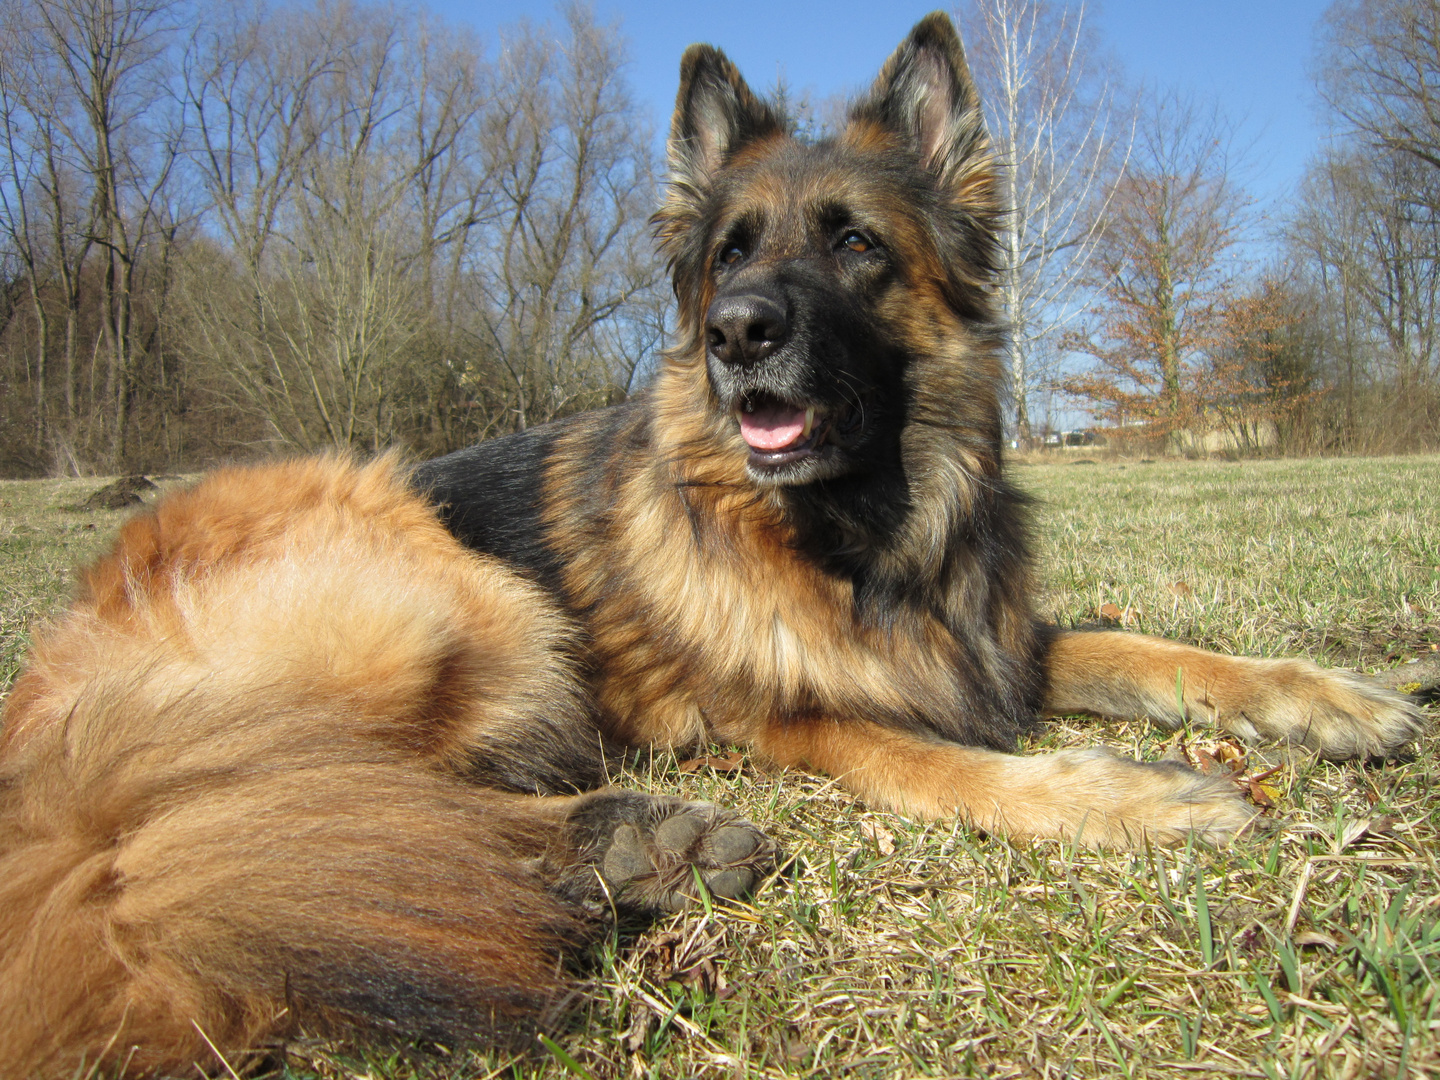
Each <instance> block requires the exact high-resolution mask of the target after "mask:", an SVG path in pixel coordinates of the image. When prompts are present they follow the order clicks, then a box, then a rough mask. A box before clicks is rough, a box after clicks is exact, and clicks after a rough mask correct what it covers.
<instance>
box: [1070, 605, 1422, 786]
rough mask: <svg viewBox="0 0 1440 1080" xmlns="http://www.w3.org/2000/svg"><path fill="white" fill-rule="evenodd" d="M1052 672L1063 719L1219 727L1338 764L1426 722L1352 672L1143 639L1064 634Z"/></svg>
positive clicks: (1373, 751)
mask: <svg viewBox="0 0 1440 1080" xmlns="http://www.w3.org/2000/svg"><path fill="white" fill-rule="evenodd" d="M1049 673H1050V681H1049V685H1048V687H1047V690H1046V695H1045V708H1046V710H1047V711H1049V712H1051V713H1054V714H1056V715H1063V714H1067V713H1093V714H1095V715H1099V716H1147V717H1149V718H1150V719H1152V720H1154V721H1155V722H1156V723H1158V724H1161V725H1163V726H1164V727H1170V728H1175V727H1179V726H1180V725H1181V724H1182V723H1185V722H1186V721H1189V722H1191V723H1202V724H1211V725H1213V726H1216V727H1219V728H1221V729H1222V730H1225V731H1229V732H1233V733H1234V734H1236V735H1239V736H1240V737H1241V738H1244V739H1265V740H1269V741H1271V742H1285V743H1292V744H1294V745H1297V746H1303V747H1305V748H1306V749H1309V750H1313V751H1315V752H1316V753H1317V754H1319V755H1320V756H1321V757H1325V758H1332V759H1335V760H1346V759H1349V758H1367V757H1374V756H1377V755H1383V754H1386V753H1388V752H1390V751H1391V750H1393V749H1394V748H1395V747H1396V746H1397V745H1401V744H1403V743H1404V742H1405V741H1406V740H1408V739H1409V738H1410V736H1411V735H1412V734H1413V732H1414V730H1415V724H1416V718H1415V714H1414V711H1413V709H1411V708H1408V707H1407V703H1406V702H1405V700H1404V699H1403V698H1400V697H1397V696H1396V695H1395V694H1393V693H1390V692H1389V691H1387V690H1384V689H1382V688H1381V687H1379V686H1377V685H1376V684H1375V683H1373V682H1371V681H1370V680H1369V679H1366V678H1364V677H1363V676H1358V675H1354V674H1352V673H1350V672H1348V671H1334V670H1325V669H1323V668H1319V667H1316V666H1315V665H1314V664H1312V663H1310V662H1309V661H1308V660H1294V659H1287V660H1256V659H1252V658H1249V657H1243V656H1221V655H1219V654H1217V653H1212V652H1206V651H1205V650H1204V649H1196V648H1193V647H1191V646H1189V645H1180V644H1178V643H1176V642H1173V641H1164V640H1162V639H1160V638H1153V637H1146V636H1144V635H1141V634H1126V633H1120V632H1118V631H1097V632H1087V633H1068V634H1061V635H1059V636H1058V637H1057V638H1056V639H1055V641H1054V643H1053V644H1052V645H1051V647H1050V652H1049ZM1182 701H1183V706H1182ZM1182 708H1183V711H1182Z"/></svg>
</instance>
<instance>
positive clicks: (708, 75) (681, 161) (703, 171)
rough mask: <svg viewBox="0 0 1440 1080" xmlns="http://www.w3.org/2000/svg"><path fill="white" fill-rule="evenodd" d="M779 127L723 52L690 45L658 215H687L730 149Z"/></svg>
mask: <svg viewBox="0 0 1440 1080" xmlns="http://www.w3.org/2000/svg"><path fill="white" fill-rule="evenodd" d="M783 132H784V126H783V125H782V124H781V122H780V120H779V118H778V117H776V115H775V113H774V110H772V109H771V108H770V106H769V105H767V104H765V102H763V101H761V100H760V98H758V97H756V96H755V94H754V93H753V92H752V91H751V89H750V87H748V86H747V85H745V80H744V79H743V78H741V77H740V72H739V71H738V70H736V68H735V65H734V64H732V63H731V62H730V60H729V58H728V57H726V55H725V54H724V53H722V52H721V51H720V50H719V49H717V48H715V47H714V46H711V45H691V46H690V48H688V49H686V50H685V55H684V57H683V58H681V60H680V92H679V93H678V94H677V95H676V96H675V117H674V119H673V120H671V122H670V142H669V144H668V153H669V159H670V175H669V184H670V188H669V191H668V192H667V195H666V199H665V206H664V208H663V209H662V210H661V212H660V217H661V218H662V220H663V221H664V222H678V221H679V220H681V219H686V220H688V219H691V218H692V216H693V215H695V214H697V213H698V212H699V209H700V204H701V203H702V202H703V201H704V199H705V196H706V195H707V194H708V193H709V191H710V185H711V183H712V182H713V180H714V178H715V174H716V173H717V172H719V170H720V168H721V166H723V165H724V164H725V162H726V161H727V160H729V158H730V157H731V155H733V154H734V153H735V152H736V151H737V150H739V149H740V148H741V147H743V146H746V145H748V144H749V143H752V142H754V141H756V140H758V139H764V138H769V137H773V136H776V135H780V134H783ZM663 231H664V230H663V226H662V233H663Z"/></svg>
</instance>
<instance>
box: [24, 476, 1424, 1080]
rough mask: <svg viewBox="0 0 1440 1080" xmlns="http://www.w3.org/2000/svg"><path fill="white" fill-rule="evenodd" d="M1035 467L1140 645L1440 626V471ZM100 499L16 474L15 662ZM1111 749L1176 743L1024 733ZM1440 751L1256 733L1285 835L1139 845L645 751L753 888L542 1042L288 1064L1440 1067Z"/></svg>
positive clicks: (920, 1071)
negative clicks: (911, 810) (938, 810)
mask: <svg viewBox="0 0 1440 1080" xmlns="http://www.w3.org/2000/svg"><path fill="white" fill-rule="evenodd" d="M1017 472H1018V477H1019V480H1020V481H1021V483H1022V484H1023V485H1024V486H1025V487H1026V488H1027V489H1029V490H1030V491H1032V492H1034V493H1035V494H1036V495H1037V496H1039V497H1040V498H1041V499H1042V500H1043V506H1042V509H1041V511H1040V517H1039V519H1038V520H1039V522H1040V525H1041V535H1042V540H1043V542H1042V560H1043V575H1044V581H1045V584H1046V587H1047V593H1046V597H1045V608H1046V609H1047V610H1048V611H1049V612H1050V613H1051V614H1052V615H1053V616H1054V617H1055V618H1057V619H1058V620H1060V621H1062V622H1065V623H1073V622H1082V621H1087V620H1090V619H1093V618H1094V617H1095V616H1096V613H1097V610H1098V609H1099V607H1100V606H1101V605H1104V604H1113V605H1114V606H1115V609H1117V610H1118V612H1119V615H1120V618H1121V620H1122V621H1126V622H1128V623H1131V624H1133V625H1135V626H1137V627H1138V628H1139V629H1143V630H1146V631H1149V632H1152V633H1160V634H1166V635H1170V636H1174V637H1177V638H1180V639H1183V640H1187V641H1192V642H1196V643H1199V644H1203V645H1207V646H1210V647H1213V648H1218V649H1222V650H1227V651H1243V652H1248V653H1253V654H1260V655H1273V654H1279V653H1299V654H1305V655H1310V656H1313V657H1315V658H1317V659H1319V660H1320V661H1321V662H1323V663H1345V664H1350V665H1360V666H1363V667H1367V668H1370V669H1376V668H1379V667H1385V666H1391V665H1393V664H1394V663H1395V662H1398V661H1400V660H1403V659H1407V658H1409V657H1411V656H1414V655H1417V654H1420V653H1422V652H1427V651H1429V650H1430V649H1431V648H1432V646H1434V645H1435V644H1436V643H1437V642H1440V499H1437V497H1436V495H1435V492H1437V491H1440V458H1434V457H1425V458H1397V459H1384V460H1354V461H1333V460H1328V461H1279V462H1251V463H1241V464H1221V463H1215V464H1210V463H1160V464H1140V463H1138V462H1128V463H1127V462H1105V463H1100V464H1093V465H1073V464H1066V465H1043V466H1035V467H1026V468H1021V469H1019V470H1017ZM95 485H96V482H95V481H88V482H80V483H79V486H77V485H76V484H74V483H71V484H70V485H69V486H66V485H58V484H55V483H53V482H44V483H40V482H37V483H29V484H5V485H0V500H3V502H0V513H3V515H4V524H3V526H0V551H3V552H4V555H5V558H4V563H3V571H0V589H3V590H4V591H3V595H0V665H5V664H12V663H13V660H12V658H13V656H14V655H15V650H16V649H17V648H18V644H19V642H21V640H22V639H23V634H21V633H20V631H19V629H18V628H19V626H20V625H21V624H22V623H23V622H24V621H25V620H27V619H29V618H30V617H32V616H33V615H34V614H35V613H37V612H39V611H42V610H45V609H46V608H48V607H50V606H51V605H53V604H54V603H55V602H56V599H57V598H58V597H59V596H60V594H61V593H62V592H63V576H62V573H61V568H62V567H64V566H65V565H67V564H68V563H70V562H73V561H74V560H75V559H77V558H81V557H84V556H86V555H88V554H89V553H90V552H92V551H93V550H94V548H95V547H96V545H97V544H98V542H99V538H100V536H101V535H102V534H103V533H104V532H106V531H107V530H108V529H109V528H110V527H111V526H112V525H113V522H114V520H115V519H116V518H118V517H119V516H120V515H75V514H66V513H64V512H61V511H55V510H50V509H46V508H47V507H50V506H53V505H54V504H56V503H57V502H60V501H77V500H78V497H79V496H78V494H75V492H77V491H83V490H88V488H90V487H93V486H95ZM89 524H94V525H95V526H96V528H94V529H88V528H87V527H86V526H87V525H89ZM1182 582H1183V583H1184V586H1183V587H1180V586H1179V584H1178V583H1182ZM12 671H13V667H0V678H5V679H8V677H9V676H10V675H11V673H12ZM1188 738H1189V739H1190V740H1191V742H1192V744H1193V743H1197V742H1198V743H1200V744H1204V743H1206V742H1207V741H1208V736H1207V735H1206V734H1205V733H1203V732H1194V733H1190V735H1189V736H1188ZM1096 739H1103V740H1104V741H1106V742H1108V743H1111V744H1112V745H1115V746H1117V747H1118V748H1121V749H1123V750H1124V751H1126V752H1128V753H1133V754H1137V755H1141V756H1145V757H1155V756H1158V755H1159V754H1161V753H1162V752H1164V751H1165V750H1166V744H1165V741H1164V739H1163V737H1162V736H1161V735H1160V734H1159V733H1157V732H1155V731H1154V730H1152V729H1150V728H1148V727H1146V726H1145V725H1143V724H1140V723H1129V724H1118V725H1117V724H1094V723H1090V722H1085V721H1073V722H1069V721H1067V722H1061V723H1056V724H1052V725H1049V726H1047V727H1046V728H1045V729H1044V730H1043V731H1042V732H1041V734H1040V735H1039V736H1038V737H1037V739H1036V740H1035V745H1034V748H1036V749H1048V748H1052V747H1058V746H1067V745H1074V744H1081V743H1087V742H1091V741H1094V740H1096ZM1435 742H1436V740H1435V738H1434V737H1433V735H1432V736H1430V737H1428V738H1427V740H1426V744H1425V745H1424V746H1422V747H1420V750H1419V752H1418V753H1417V754H1416V755H1415V757H1414V758H1413V759H1412V760H1408V761H1405V762H1401V763H1391V764H1389V765H1385V766H1361V765H1329V764H1324V763H1317V762H1314V761H1309V760H1303V759H1302V760H1293V759H1285V758H1283V757H1281V756H1280V755H1278V754H1276V753H1275V752H1274V751H1265V750H1263V749H1261V750H1252V751H1251V752H1250V762H1249V768H1250V770H1251V771H1252V772H1254V771H1256V770H1259V769H1264V768H1266V767H1268V766H1269V765H1270V764H1275V765H1278V766H1279V771H1278V772H1277V773H1276V774H1275V775H1274V778H1273V779H1272V781H1271V783H1272V784H1273V785H1274V786H1275V788H1276V789H1277V791H1276V799H1275V801H1276V804H1277V805H1276V807H1275V808H1274V810H1273V811H1272V813H1271V818H1272V820H1273V825H1274V827H1273V828H1272V829H1271V830H1270V831H1268V832H1266V833H1264V834H1263V835H1259V836H1255V837H1252V838H1248V839H1246V840H1243V841H1241V842H1239V843H1237V844H1234V845H1232V846H1230V847H1229V848H1227V849H1225V850H1222V851H1215V850H1211V849H1207V848H1204V847H1200V846H1192V847H1189V848H1184V849H1169V850H1151V851H1146V852H1143V853H1139V854H1123V855H1121V854H1113V853H1112V854H1100V853H1093V852H1086V851H1076V850H1072V849H1070V848H1067V847H1065V846H1063V845H1060V844H1055V843H1034V844H1017V843H1008V842H1006V841H1003V840H998V839H994V838H990V837H984V836H981V835H978V834H976V833H975V832H973V831H972V830H969V829H966V828H964V827H960V826H952V825H918V824H915V823H912V822H907V821H905V820H903V819H901V818H897V817H895V816H892V815H887V814H875V813H871V812H869V811H867V810H866V809H865V807H864V806H862V805H860V804H859V803H857V802H856V800H854V799H853V798H851V797H850V796H849V795H847V794H846V793H844V792H842V791H840V790H838V789H837V788H836V787H834V786H833V785H832V784H830V783H827V782H825V781H823V780H819V779H815V778H810V777H803V776H795V775H788V776H785V777H783V778H781V777H778V776H771V775H766V774H764V773H762V772H759V771H758V770H756V769H755V768H754V767H753V766H747V767H746V768H745V769H744V770H742V771H738V772H729V773H725V772H717V771H714V770H713V769H710V768H703V769H701V770H699V771H698V772H693V773H682V772H681V771H680V770H679V769H678V767H677V762H676V761H675V760H674V759H673V758H672V757H670V756H669V755H657V756H655V757H653V758H652V757H650V756H648V755H645V756H641V757H637V758H636V759H634V760H632V761H631V762H629V763H628V764H627V765H626V769H625V772H626V776H625V777H624V778H623V782H625V783H627V784H631V785H633V786H636V787H640V788H646V789H651V790H656V791H663V792H671V793H677V794H682V795H685V796H688V797H692V798H708V799H714V800H716V801H720V802H724V803H726V804H728V805H731V806H737V807H739V808H742V809H743V810H744V811H745V812H747V813H748V814H749V815H750V816H751V817H753V818H754V819H755V820H757V821H759V822H762V823H763V824H764V825H765V826H766V828H767V829H769V830H770V831H771V832H772V833H773V834H774V835H775V836H776V838H777V839H779V840H780V841H781V843H782V844H783V845H784V846H785V849H786V851H787V853H788V855H789V857H790V861H789V863H788V864H787V866H786V868H785V870H784V871H783V873H782V874H781V875H779V876H778V877H777V879H776V880H774V881H772V882H771V883H770V884H769V885H767V887H766V888H765V889H764V890H763V891H762V893H761V894H760V895H759V896H758V897H757V898H756V899H755V901H754V905H753V907H734V908H728V909H725V910H719V909H715V910H710V909H702V910H697V911H694V912H691V913H688V914H686V915H683V916H677V917H675V918H673V919H671V920H669V921H666V922H662V923H660V924H658V925H656V926H654V927H651V928H649V929H647V930H645V931H643V932H640V933H632V934H626V935H624V936H621V937H617V939H616V940H613V941H612V942H611V943H610V945H609V946H608V947H606V948H603V949H601V950H600V952H599V955H598V956H597V962H596V964H595V966H594V969H593V977H592V979H591V982H590V984H589V989H590V991H591V994H592V996H591V998H590V1003H589V1004H588V1006H586V1007H584V1008H582V1009H581V1010H580V1012H579V1013H578V1014H577V1015H576V1017H575V1020H574V1022H573V1023H572V1024H571V1025H570V1026H568V1027H566V1028H565V1029H563V1030H559V1031H555V1032H552V1033H551V1036H552V1038H553V1041H552V1042H551V1043H549V1044H548V1045H542V1046H540V1047H538V1048H537V1050H536V1052H535V1054H533V1055H531V1056H529V1057H527V1058H523V1059H518V1060H517V1059H512V1058H510V1057H504V1056H494V1055H476V1054H469V1053H459V1052H457V1053H455V1054H453V1055H448V1056H447V1055H446V1054H444V1053H443V1052H442V1053H440V1054H438V1055H436V1056H433V1057H430V1058H418V1059H417V1058H415V1057H413V1056H412V1057H411V1058H409V1059H406V1058H403V1057H400V1056H391V1055H387V1054H380V1053H375V1052H371V1053H368V1054H366V1055H363V1056H361V1057H354V1056H347V1055H346V1054H345V1053H343V1052H337V1051H336V1049H335V1048H334V1047H332V1046H326V1045H323V1044H313V1045H311V1044H300V1045H297V1046H295V1047H293V1052H292V1054H291V1057H290V1059H289V1064H288V1067H287V1071H288V1072H290V1073H291V1074H292V1075H305V1076H309V1075H315V1074H319V1075H323V1076H327V1077H328V1076H337V1077H338V1076H369V1077H397V1078H401V1077H410V1076H443V1077H454V1078H459V1077H466V1078H471V1077H477V1078H478V1077H486V1076H494V1077H500V1076H506V1077H510V1076H514V1077H557V1078H558V1077H561V1076H569V1075H579V1076H587V1075H588V1076H592V1077H596V1078H599V1077H656V1078H662V1077H663V1078H670V1077H688V1076H697V1077H788V1076H797V1077H798V1076H817V1077H842V1076H843V1077H847V1078H851V1077H871V1076H874V1077H892V1076H917V1077H920V1076H990V1077H1009V1076H1017V1077H1019V1076H1023V1077H1030V1076H1034V1077H1045V1078H1049V1077H1056V1078H1059V1077H1070V1076H1073V1077H1128V1078H1139V1077H1158V1076H1165V1077H1173V1076H1197V1077H1204V1076H1247V1077H1248V1076H1256V1077H1267V1076H1268V1077H1294V1078H1310V1077H1317V1078H1319V1077H1327V1078H1328V1077H1337V1078H1338V1077H1361V1076H1364V1077H1398V1076H1402V1075H1403V1076H1410V1077H1429V1076H1440V994H1437V983H1440V869H1437V865H1436V856H1437V852H1440V844H1437V829H1440V803H1437V799H1436V795H1435V787H1436V780H1437V769H1436V766H1435V764H1434V762H1435V760H1436V755H1435V751H1436V746H1435Z"/></svg>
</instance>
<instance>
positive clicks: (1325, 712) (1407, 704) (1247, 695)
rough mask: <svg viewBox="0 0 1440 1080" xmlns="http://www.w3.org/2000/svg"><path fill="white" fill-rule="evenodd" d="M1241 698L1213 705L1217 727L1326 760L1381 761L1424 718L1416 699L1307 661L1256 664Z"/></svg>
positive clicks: (1414, 731) (1411, 734)
mask: <svg viewBox="0 0 1440 1080" xmlns="http://www.w3.org/2000/svg"><path fill="white" fill-rule="evenodd" d="M1252 664H1253V665H1254V667H1253V668H1252V669H1251V670H1250V671H1249V672H1247V677H1246V678H1245V679H1244V680H1243V681H1242V684H1241V687H1242V692H1241V694H1240V695H1239V697H1238V700H1235V701H1232V702H1223V703H1217V704H1218V705H1219V706H1220V707H1219V708H1218V709H1217V710H1216V712H1217V719H1218V721H1219V724H1220V726H1221V727H1223V728H1226V729H1227V730H1229V731H1233V732H1234V733H1235V734H1237V735H1239V736H1241V737H1242V738H1247V739H1253V738H1257V737H1258V738H1262V739H1270V740H1273V741H1275V742H1283V743H1290V744H1292V745H1297V746H1304V747H1306V748H1307V749H1309V750H1313V751H1315V752H1316V753H1317V754H1319V755H1320V756H1321V757H1323V758H1327V759H1329V760H1332V761H1344V760H1347V759H1350V758H1369V757H1384V756H1387V755H1390V754H1393V753H1395V752H1396V751H1398V750H1399V749H1401V748H1402V747H1404V746H1405V745H1406V744H1407V743H1410V742H1412V741H1413V740H1414V739H1415V738H1416V737H1417V736H1418V735H1419V734H1420V733H1421V731H1422V730H1423V729H1424V726H1425V718H1424V715H1423V714H1422V713H1421V711H1420V707H1419V705H1418V704H1417V703H1416V702H1415V700H1414V699H1413V698H1410V697H1407V696H1406V695H1404V694H1398V693H1396V692H1395V691H1393V690H1387V689H1385V688H1384V687H1382V686H1380V685H1379V684H1378V683H1376V682H1374V681H1372V680H1370V679H1368V678H1366V677H1365V676H1363V675H1356V674H1354V673H1352V672H1348V671H1338V670H1333V669H1326V668H1319V667H1316V666H1315V665H1314V664H1312V663H1310V662H1309V661H1306V660H1256V661H1252Z"/></svg>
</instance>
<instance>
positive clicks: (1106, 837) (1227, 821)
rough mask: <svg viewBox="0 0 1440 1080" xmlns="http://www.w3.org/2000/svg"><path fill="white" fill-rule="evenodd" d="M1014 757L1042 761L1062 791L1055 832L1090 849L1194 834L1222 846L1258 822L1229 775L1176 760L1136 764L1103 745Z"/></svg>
mask: <svg viewBox="0 0 1440 1080" xmlns="http://www.w3.org/2000/svg"><path fill="white" fill-rule="evenodd" d="M1020 760H1028V761H1034V762H1037V763H1039V762H1043V763H1044V768H1045V769H1046V771H1047V772H1049V773H1050V775H1049V776H1048V777H1047V778H1046V782H1047V787H1048V788H1049V791H1050V793H1052V794H1057V795H1058V794H1061V793H1063V794H1064V799H1063V802H1064V805H1063V808H1062V807H1060V806H1057V810H1059V813H1058V814H1057V821H1056V824H1057V825H1058V830H1057V831H1058V832H1059V834H1060V835H1062V836H1063V837H1065V838H1066V839H1069V840H1078V841H1079V842H1081V843H1084V844H1088V845H1090V846H1092V847H1109V848H1134V847H1139V846H1141V845H1142V844H1143V843H1144V842H1145V840H1147V839H1148V840H1150V841H1152V842H1155V843H1162V844H1169V843H1182V842H1184V840H1185V839H1186V838H1187V837H1189V836H1190V835H1192V834H1194V835H1195V836H1197V837H1199V838H1200V839H1202V840H1204V841H1206V842H1207V843H1211V844H1220V843H1224V842H1226V841H1228V840H1230V839H1232V838H1233V837H1235V836H1236V835H1237V834H1239V833H1241V832H1243V831H1245V830H1246V829H1248V828H1251V827H1253V826H1254V825H1255V824H1256V822H1257V817H1258V812H1257V811H1256V810H1255V808H1254V807H1252V806H1251V805H1250V804H1249V803H1247V802H1246V801H1245V800H1244V798H1243V797H1242V796H1241V794H1240V789H1239V788H1238V787H1237V786H1236V785H1235V783H1234V782H1233V781H1232V780H1230V779H1227V778H1222V777H1214V776H1207V775H1205V774H1204V773H1200V772H1196V771H1195V770H1194V769H1191V768H1189V767H1188V766H1185V765H1182V764H1180V763H1179V762H1176V761H1135V760H1134V759H1132V758H1127V757H1122V756H1120V755H1118V754H1115V753H1113V752H1112V751H1110V750H1108V749H1105V748H1102V747H1094V748H1091V749H1088V750H1062V751H1059V752H1058V753H1054V754H1046V755H1039V756H1037V757H1033V758H1028V759H1020ZM1037 779H1038V777H1037Z"/></svg>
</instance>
